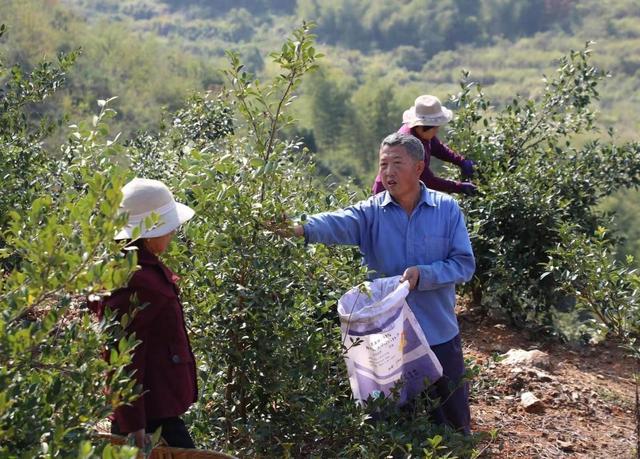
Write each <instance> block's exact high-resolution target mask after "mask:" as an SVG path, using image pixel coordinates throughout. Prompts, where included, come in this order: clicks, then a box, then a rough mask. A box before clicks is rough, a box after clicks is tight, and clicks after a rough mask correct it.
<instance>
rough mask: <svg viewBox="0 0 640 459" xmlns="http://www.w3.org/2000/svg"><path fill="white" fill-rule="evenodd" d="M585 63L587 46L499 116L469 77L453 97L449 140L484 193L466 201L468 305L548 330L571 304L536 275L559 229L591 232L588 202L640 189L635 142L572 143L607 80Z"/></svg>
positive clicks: (594, 219) (588, 125)
mask: <svg viewBox="0 0 640 459" xmlns="http://www.w3.org/2000/svg"><path fill="white" fill-rule="evenodd" d="M589 58H590V49H589V48H588V47H585V49H584V50H582V51H579V52H572V53H571V54H570V55H569V56H567V57H565V58H563V59H562V60H561V61H560V66H559V69H558V71H557V74H556V75H555V77H554V78H550V79H547V80H546V86H545V91H544V93H543V95H542V96H541V97H540V99H539V100H523V99H522V98H521V97H517V96H516V97H514V99H513V100H512V102H511V103H509V104H508V105H506V106H505V107H504V108H502V109H500V110H498V109H495V107H493V106H491V104H490V102H489V101H488V100H487V99H486V98H485V96H484V94H483V93H482V91H481V89H480V88H479V87H478V86H475V85H474V84H472V83H468V82H467V81H466V80H465V81H463V82H462V83H461V88H462V91H461V92H460V93H459V94H458V95H457V96H456V97H455V98H454V102H455V103H456V105H457V107H458V110H457V118H456V120H455V121H454V123H452V126H451V131H450V138H451V143H452V144H453V145H454V146H455V147H456V148H457V149H458V150H459V151H462V152H465V154H466V155H467V156H468V157H470V158H472V159H474V160H476V161H477V162H478V164H479V167H478V169H479V177H478V179H477V180H478V184H479V185H480V190H481V193H480V195H479V196H478V197H476V198H474V199H467V200H465V201H464V203H463V205H464V208H465V210H466V214H467V217H468V222H469V227H470V229H471V238H472V243H473V246H474V250H475V253H476V256H477V265H478V267H477V270H476V275H475V277H474V279H473V281H472V284H471V291H472V294H473V299H474V302H475V304H476V305H479V306H481V307H482V308H484V309H485V310H493V311H495V312H498V313H501V314H503V315H506V316H507V317H509V318H510V319H511V320H512V321H513V322H514V323H515V324H517V325H520V326H525V325H526V326H530V327H542V328H543V329H545V330H547V331H548V332H551V333H557V332H558V331H557V330H556V324H554V322H553V314H554V308H558V307H559V308H563V307H565V306H566V303H567V301H570V298H567V297H566V294H562V293H559V292H558V290H557V289H556V288H555V287H556V284H557V282H558V280H557V279H555V277H554V276H546V277H542V274H543V273H544V272H545V266H544V265H545V263H546V262H547V260H548V257H549V254H550V251H551V250H553V249H555V248H556V245H557V244H558V242H559V241H560V236H559V229H560V228H561V227H562V225H563V224H565V223H571V224H572V225H574V227H575V228H576V229H577V230H578V231H579V232H581V233H582V234H592V233H593V232H594V231H595V229H596V228H597V227H598V226H602V225H603V223H604V222H606V221H607V220H606V216H604V215H602V214H601V213H599V212H598V211H597V209H596V208H595V205H596V204H598V203H599V202H600V201H601V200H602V199H603V198H604V197H606V196H609V195H611V194H612V193H614V192H615V191H617V190H619V189H621V188H624V187H628V186H632V185H638V184H639V183H640V155H639V154H638V153H639V152H640V145H638V144H635V143H634V144H625V145H622V146H616V145H614V144H605V143H603V142H600V141H592V142H589V143H587V144H586V145H584V146H582V147H578V146H577V145H576V142H575V137H576V136H577V135H579V134H582V133H585V132H594V131H596V128H595V125H594V119H595V117H594V113H593V111H592V109H591V103H592V101H593V99H596V98H597V97H598V92H597V84H598V82H599V81H600V80H601V79H602V78H603V77H604V76H605V73H604V72H603V71H601V70H600V69H598V68H596V67H594V66H592V65H591V63H590V61H589Z"/></svg>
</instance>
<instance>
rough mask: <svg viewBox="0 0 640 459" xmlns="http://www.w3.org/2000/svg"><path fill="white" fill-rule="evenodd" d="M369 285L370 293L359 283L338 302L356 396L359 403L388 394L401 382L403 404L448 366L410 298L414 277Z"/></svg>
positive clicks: (440, 374)
mask: <svg viewBox="0 0 640 459" xmlns="http://www.w3.org/2000/svg"><path fill="white" fill-rule="evenodd" d="M367 284H368V288H369V289H370V296H369V295H368V294H367V293H365V292H362V291H360V290H359V289H358V288H353V289H351V290H349V291H348V292H347V293H345V294H344V295H343V296H342V298H340V300H339V301H338V314H339V315H340V324H341V329H342V339H343V343H344V344H345V346H346V347H347V348H348V351H347V353H346V355H345V363H346V365H347V371H348V373H349V382H350V383H351V389H352V390H353V396H354V398H355V399H356V400H358V401H359V402H362V401H364V400H366V399H367V398H368V397H369V396H370V395H371V396H373V397H377V396H379V395H380V394H381V393H384V394H385V396H388V395H389V394H390V392H391V388H392V387H394V386H395V385H396V384H397V383H399V382H400V383H401V386H400V391H399V398H398V400H397V401H398V403H399V404H403V403H405V402H406V401H407V400H410V399H411V398H413V397H415V396H416V395H418V394H419V393H420V392H422V391H423V390H424V389H425V388H426V387H425V381H428V382H430V383H434V382H435V381H437V380H438V379H439V378H440V377H441V376H442V366H441V365H440V362H439V361H438V358H437V357H436V356H435V354H434V353H433V351H432V350H431V347H430V346H429V343H428V342H427V338H426V337H425V335H424V332H423V331H422V328H421V327H420V325H419V324H418V321H417V320H416V318H415V316H414V315H413V312H412V311H411V309H410V308H409V305H408V304H407V302H406V300H405V298H406V297H407V295H408V294H409V282H408V281H405V282H403V283H400V276H395V277H385V278H380V279H376V280H374V281H372V282H368V283H367ZM356 341H361V342H360V344H358V345H355V346H354V345H353V344H352V343H353V342H356Z"/></svg>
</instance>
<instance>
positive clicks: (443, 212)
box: [304, 183, 475, 345]
mask: <svg viewBox="0 0 640 459" xmlns="http://www.w3.org/2000/svg"><path fill="white" fill-rule="evenodd" d="M420 186H421V194H420V200H419V202H418V204H417V205H416V207H415V209H414V210H413V212H412V213H411V215H407V213H406V212H405V210H404V209H403V208H402V207H400V205H399V204H398V203H397V202H396V201H395V200H394V199H393V198H392V197H391V195H390V194H389V192H388V191H383V192H382V193H378V194H376V195H375V196H372V197H370V198H369V199H367V200H366V201H361V202H359V203H357V204H355V205H353V206H350V207H347V208H345V209H343V210H338V211H335V212H323V213H320V214H316V215H313V216H311V217H309V219H308V221H307V222H306V223H305V225H304V236H305V240H306V241H307V242H310V243H314V242H320V243H323V244H345V245H357V246H359V247H360V251H361V252H362V255H363V263H364V264H366V265H367V267H368V268H369V269H370V270H372V271H374V272H375V274H374V276H373V277H389V276H397V275H402V274H403V273H404V271H405V269H407V268H409V267H411V266H418V268H419V269H420V280H419V282H418V285H417V287H416V288H415V289H414V290H412V291H411V292H410V293H409V296H408V297H407V303H408V304H409V307H410V308H411V310H412V311H413V313H414V314H415V316H416V318H417V319H418V322H419V323H420V326H421V327H422V329H423V331H424V333H425V335H426V337H427V340H428V341H429V343H430V344H431V345H436V344H441V343H445V342H447V341H449V340H451V339H453V338H454V337H455V336H456V335H457V334H458V333H459V329H458V321H457V319H456V315H455V311H454V308H455V303H456V292H455V284H458V283H462V282H466V281H468V280H469V279H471V276H472V275H473V272H474V270H475V259H474V257H473V251H472V249H471V241H470V240H469V234H468V233H467V228H466V226H465V223H464V216H463V215H462V212H461V211H460V208H459V207H458V204H457V203H456V201H455V200H454V199H453V198H451V197H450V196H448V195H446V194H443V193H439V192H437V191H433V190H430V189H428V188H427V187H425V186H424V184H423V183H421V184H420Z"/></svg>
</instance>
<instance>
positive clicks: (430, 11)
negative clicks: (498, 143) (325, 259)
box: [0, 0, 640, 254]
mask: <svg viewBox="0 0 640 459" xmlns="http://www.w3.org/2000/svg"><path fill="white" fill-rule="evenodd" d="M0 4H2V8H1V10H2V11H3V13H5V14H3V15H2V16H3V17H6V18H10V21H9V24H7V25H8V27H9V30H10V33H8V34H7V38H6V39H5V42H4V43H2V45H1V46H2V52H3V54H4V57H5V59H6V61H7V62H16V61H17V62H25V63H29V62H30V63H34V62H36V61H37V60H38V59H40V58H41V57H42V56H43V55H46V56H49V57H53V56H54V55H55V54H56V53H57V52H58V51H61V50H70V49H74V48H77V47H82V49H83V51H82V52H83V55H82V56H81V57H80V59H79V60H78V62H77V64H76V66H75V68H74V70H73V71H72V72H71V73H70V83H69V90H68V92H67V93H63V94H66V95H64V96H63V97H64V99H65V101H64V104H63V106H64V107H65V108H66V110H67V111H68V112H76V113H78V112H80V113H85V114H86V113H88V112H91V106H92V104H93V103H94V101H95V99H97V98H105V97H110V96H114V95H117V96H118V97H119V100H118V102H117V103H116V108H117V109H118V112H119V115H118V118H117V125H118V126H117V127H118V129H120V130H122V131H123V133H124V135H125V137H127V136H129V135H130V134H131V133H132V132H134V131H136V130H140V129H147V128H152V127H153V126H154V125H155V124H156V123H157V122H158V121H159V120H160V118H161V116H162V110H163V108H167V109H168V110H174V109H176V108H177V107H178V106H179V105H180V103H181V101H182V100H184V98H185V97H186V95H188V94H189V93H190V92H191V91H193V90H201V89H215V88H217V87H219V85H220V84H221V83H222V82H223V80H224V77H223V75H222V74H221V72H220V69H221V68H223V67H224V66H225V65H226V61H227V60H226V57H225V51H229V50H232V51H237V52H238V53H239V54H240V56H241V59H242V61H243V63H244V64H245V68H246V69H248V70H249V71H252V72H255V73H257V74H258V75H263V76H265V77H267V76H270V75H272V74H273V73H274V72H275V71H277V70H276V68H275V66H274V65H273V63H271V61H270V59H269V58H268V57H267V53H268V52H269V51H271V50H273V49H278V47H279V46H280V45H281V43H282V41H283V40H284V37H286V36H287V35H288V34H289V33H290V31H291V30H292V29H293V28H294V27H295V26H296V25H298V24H300V23H301V21H302V20H312V21H314V22H316V24H317V28H316V29H315V33H316V35H317V37H318V38H317V41H318V44H319V45H318V46H319V47H320V48H321V51H322V52H323V53H324V54H325V58H324V59H322V61H321V69H320V71H319V72H317V73H316V74H315V75H313V76H312V77H310V78H308V79H307V80H305V83H304V85H303V87H302V88H301V91H300V94H299V95H300V98H299V100H298V101H297V103H296V105H295V107H294V110H296V111H297V116H298V118H299V119H300V123H298V125H297V127H296V132H294V133H292V134H298V135H300V136H302V137H303V138H304V140H305V143H306V144H307V146H309V147H310V148H311V149H312V150H314V151H315V152H316V153H317V154H318V159H319V160H320V162H321V165H323V166H324V167H323V168H322V169H321V171H323V172H333V173H334V175H337V176H341V177H351V178H353V179H355V180H356V183H357V184H358V185H361V186H363V187H368V186H369V182H370V180H371V175H372V174H373V171H374V169H375V153H376V148H377V143H378V142H379V140H380V138H381V137H382V136H383V135H384V134H385V133H388V132H390V131H392V130H394V129H397V126H398V123H399V121H400V116H401V113H402V111H403V110H404V109H405V108H407V107H408V106H409V105H411V103H412V101H413V99H414V98H415V97H416V96H417V95H418V94H423V93H433V94H436V95H438V96H439V97H440V98H441V99H446V97H447V95H449V94H455V93H456V92H457V91H458V90H459V86H458V82H459V80H460V78H461V71H462V70H463V69H466V70H468V71H469V72H470V79H471V80H472V81H478V82H480V83H481V84H482V86H483V87H484V90H485V92H486V93H487V95H488V97H489V99H490V100H491V102H492V103H493V104H495V105H496V106H501V105H504V104H505V103H507V102H508V101H510V100H511V98H513V97H514V96H515V95H518V94H519V95H523V96H525V97H529V96H530V97H535V96H536V95H538V94H540V93H541V92H542V90H543V88H544V84H543V82H542V81H541V80H542V77H543V75H544V74H547V75H550V74H552V73H553V72H554V69H555V67H556V64H557V60H558V59H559V58H560V57H561V56H563V55H566V54H567V53H568V52H569V50H571V49H582V48H583V46H584V43H585V42H587V41H594V42H595V44H594V45H593V49H594V62H595V63H597V64H598V65H599V66H601V67H602V68H604V69H605V70H607V71H609V72H610V73H611V77H610V78H609V79H608V80H607V81H605V82H604V83H603V84H602V85H601V86H600V87H599V90H600V101H599V102H598V104H599V108H600V114H599V118H598V122H599V125H600V126H601V127H602V130H601V132H602V136H603V137H607V136H606V131H607V128H609V127H613V128H614V129H615V136H616V137H615V138H616V140H632V139H634V138H635V136H636V132H637V130H638V128H639V127H640V110H638V109H637V107H638V106H639V105H640V6H639V5H638V3H637V1H635V0H614V1H610V2H606V3H605V2H601V1H596V0H583V1H579V2H578V1H576V0H527V1H520V0H478V1H475V0H438V1H436V0H406V1H402V2H397V1H391V0H382V1H372V0H347V1H341V0H327V1H318V0H298V1H295V0H273V1H267V0H237V1H226V0H225V1H216V2H210V1H206V0H125V1H122V0H104V1H101V2H94V1H92V0H26V1H25V0H1V1H0ZM43 5H44V7H43ZM3 21H4V19H3ZM435 167H436V168H437V167H438V164H437V161H436V164H435ZM441 173H443V174H445V173H446V172H445V171H441ZM637 201H638V196H637V195H636V194H632V195H630V194H627V195H625V196H624V198H623V199H620V200H611V201H610V202H609V204H608V206H609V208H610V209H622V210H623V211H624V212H623V213H624V215H623V216H622V217H621V221H624V222H625V223H624V226H625V228H624V231H625V233H626V234H627V235H628V236H629V239H630V242H629V244H628V250H627V251H628V252H632V253H638V254H640V244H639V243H637V242H636V241H638V240H640V230H634V229H633V228H640V223H634V219H633V217H627V215H632V216H633V215H634V214H638V213H640V212H635V210H636V209H635V205H633V204H629V202H637ZM629 206H631V208H629Z"/></svg>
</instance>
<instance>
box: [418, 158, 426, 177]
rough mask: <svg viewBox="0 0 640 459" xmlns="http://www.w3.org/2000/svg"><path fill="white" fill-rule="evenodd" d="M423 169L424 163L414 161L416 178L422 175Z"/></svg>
mask: <svg viewBox="0 0 640 459" xmlns="http://www.w3.org/2000/svg"><path fill="white" fill-rule="evenodd" d="M425 167H426V166H425V163H424V161H416V172H417V173H418V177H420V176H421V175H422V173H423V172H424V168H425Z"/></svg>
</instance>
